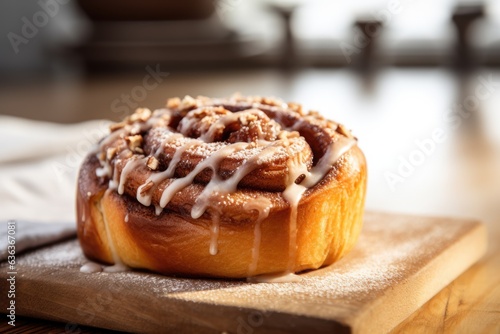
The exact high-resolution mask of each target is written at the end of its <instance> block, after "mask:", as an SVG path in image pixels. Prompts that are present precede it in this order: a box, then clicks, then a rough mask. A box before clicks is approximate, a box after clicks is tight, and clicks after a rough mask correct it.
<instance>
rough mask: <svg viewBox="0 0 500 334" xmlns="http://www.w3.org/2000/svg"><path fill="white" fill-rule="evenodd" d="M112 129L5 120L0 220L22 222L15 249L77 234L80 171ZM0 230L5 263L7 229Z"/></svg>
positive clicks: (0, 127) (0, 125)
mask: <svg viewBox="0 0 500 334" xmlns="http://www.w3.org/2000/svg"><path fill="white" fill-rule="evenodd" d="M108 125H109V122H108V121H89V122H85V123H80V124H73V125H61V124H53V123H46V122H37V121H31V120H26V119H20V118H15V117H9V116H0V221H2V222H7V221H8V220H15V221H16V222H18V231H19V234H18V235H17V238H16V245H23V247H21V248H24V249H27V248H31V247H33V246H39V245H40V244H45V243H47V242H54V241H56V240H58V239H61V238H67V237H68V236H69V235H71V234H74V233H75V227H74V226H75V223H74V222H75V185H76V177H77V174H78V169H79V166H80V163H81V161H82V159H83V158H84V157H85V155H86V154H87V153H88V151H89V150H90V149H91V148H92V146H93V145H94V144H95V143H96V142H97V140H99V138H101V137H103V136H104V135H105V134H106V132H107V129H108ZM49 223H50V224H49ZM36 224H38V225H39V226H35V225H36ZM0 226H1V228H2V229H3V230H2V231H1V232H0V238H1V239H2V240H1V241H0V247H1V251H0V259H2V256H1V255H2V254H3V251H4V249H5V248H6V247H5V242H6V234H5V233H4V232H6V228H7V227H6V224H3V223H2V224H0ZM4 239H5V240H4Z"/></svg>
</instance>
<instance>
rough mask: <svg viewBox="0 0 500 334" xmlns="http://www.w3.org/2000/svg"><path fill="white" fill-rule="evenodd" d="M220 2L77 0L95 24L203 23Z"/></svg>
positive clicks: (200, 0)
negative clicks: (184, 21) (107, 22)
mask: <svg viewBox="0 0 500 334" xmlns="http://www.w3.org/2000/svg"><path fill="white" fill-rule="evenodd" d="M216 2H217V0H183V1H177V0H170V1H168V0H141V1H135V0H106V1H102V0H77V3H78V5H79V6H80V8H81V9H82V10H83V11H84V12H85V14H87V15H88V17H89V18H90V19H91V20H93V21H156V20H158V21H159V20H199V19H206V18H207V17H209V16H210V15H212V14H213V12H214V10H215V7H216Z"/></svg>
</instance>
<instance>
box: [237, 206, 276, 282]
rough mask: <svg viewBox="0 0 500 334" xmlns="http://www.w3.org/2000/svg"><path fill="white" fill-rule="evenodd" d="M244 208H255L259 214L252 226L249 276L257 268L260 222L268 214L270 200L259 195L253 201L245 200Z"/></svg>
mask: <svg viewBox="0 0 500 334" xmlns="http://www.w3.org/2000/svg"><path fill="white" fill-rule="evenodd" d="M243 208H244V209H245V210H257V212H258V213H259V216H258V217H257V221H256V222H255V227H254V237H253V245H252V261H251V262H250V266H249V267H248V276H249V277H251V276H253V275H254V274H255V271H256V270H257V264H258V262H259V250H260V240H261V236H262V235H261V223H262V221H263V220H264V219H266V218H267V216H269V211H270V210H271V201H270V200H268V199H267V198H265V197H259V198H257V199H256V200H254V201H251V202H247V203H245V205H244V206H243Z"/></svg>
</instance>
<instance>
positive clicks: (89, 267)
mask: <svg viewBox="0 0 500 334" xmlns="http://www.w3.org/2000/svg"><path fill="white" fill-rule="evenodd" d="M101 271H102V266H101V265H100V264H98V263H95V262H87V263H85V264H84V265H83V266H81V267H80V272H82V273H87V274H93V273H99V272H101Z"/></svg>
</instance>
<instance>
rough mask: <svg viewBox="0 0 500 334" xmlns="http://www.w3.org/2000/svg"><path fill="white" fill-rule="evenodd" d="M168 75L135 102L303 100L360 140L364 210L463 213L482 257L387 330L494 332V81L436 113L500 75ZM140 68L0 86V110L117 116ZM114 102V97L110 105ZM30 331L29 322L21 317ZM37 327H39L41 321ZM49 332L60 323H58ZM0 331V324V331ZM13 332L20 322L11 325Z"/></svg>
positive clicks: (498, 303) (498, 160)
mask: <svg viewBox="0 0 500 334" xmlns="http://www.w3.org/2000/svg"><path fill="white" fill-rule="evenodd" d="M162 70H164V71H169V72H170V75H169V76H168V77H166V78H165V79H164V80H163V81H162V82H161V83H160V84H159V86H158V87H157V88H156V89H154V90H151V91H148V95H147V97H146V99H145V100H144V101H140V104H141V105H143V106H148V107H151V108H154V107H160V106H161V105H162V104H163V103H164V100H165V98H166V97H168V96H175V95H184V94H192V95H197V94H204V95H215V96H221V95H227V94H230V93H232V92H233V91H236V90H239V91H241V92H242V93H244V94H266V95H276V96H282V97H284V98H285V99H287V100H296V101H301V102H303V103H305V104H306V105H307V106H308V107H310V108H314V109H318V110H320V111H321V112H323V113H325V114H327V115H328V116H329V117H331V118H333V119H336V120H339V121H341V122H344V123H345V124H347V125H348V126H349V128H352V129H354V133H355V134H356V135H357V136H358V137H359V138H360V146H361V147H362V148H363V149H364V151H365V153H366V155H367V160H368V162H369V185H368V189H369V191H368V198H367V207H368V208H369V209H374V210H384V211H399V212H407V213H414V214H426V215H448V216H458V217H460V216H462V217H471V218H476V219H480V220H482V221H483V222H484V223H485V224H486V226H487V228H488V230H489V249H488V252H487V254H486V256H485V257H484V258H483V259H482V260H481V261H480V262H479V263H477V264H476V265H475V266H473V267H472V268H470V269H469V270H468V271H466V272H465V273H464V274H463V275H461V276H460V277H459V278H458V279H456V280H455V281H454V282H453V283H452V284H450V285H449V286H448V287H447V288H445V289H444V290H442V291H441V292H439V293H438V294H437V295H436V296H435V297H434V298H432V299H431V300H430V301H429V302H428V303H427V304H425V305H424V306H423V307H422V308H421V309H420V310H418V311H417V312H415V313H414V314H413V315H412V316H410V317H409V318H408V319H407V320H406V321H404V322H403V323H401V324H400V325H399V326H398V327H397V328H396V329H394V332H395V333H405V332H408V331H411V332H417V333H428V332H438V331H439V332H448V333H455V332H464V333H470V332H475V333H479V332H486V333H494V332H497V333H498V331H499V330H500V327H499V323H500V313H499V312H500V284H499V283H500V243H499V242H498V240H499V239H500V206H499V205H498V204H499V200H500V173H499V172H498V171H499V170H500V136H499V133H500V132H499V131H498V125H499V124H500V113H499V112H498V110H499V109H500V85H499V86H497V87H496V88H495V89H494V91H493V93H492V94H490V96H489V97H488V98H486V99H482V100H481V101H480V105H479V108H478V109H479V110H478V111H477V112H474V113H473V114H472V116H468V117H460V120H461V122H460V124H459V126H457V127H456V128H455V129H452V127H453V126H452V124H451V123H450V122H448V121H446V119H445V118H444V117H445V116H444V114H445V113H447V112H448V110H449V109H450V108H451V107H452V106H453V104H454V103H455V102H457V101H458V102H460V103H463V102H464V101H466V99H467V97H468V96H473V94H474V91H475V89H476V88H477V87H478V85H480V81H479V80H478V75H479V74H481V75H482V77H483V78H488V76H489V75H492V76H493V77H492V78H493V80H494V81H496V82H498V81H500V72H499V71H491V70H487V69H486V70H484V71H482V72H481V73H478V75H475V76H473V77H472V80H471V81H469V82H468V85H469V86H470V87H469V88H468V89H467V88H464V87H466V85H458V84H457V81H456V80H455V79H456V78H455V77H454V75H452V74H451V73H448V72H446V71H445V70H431V69H411V70H394V69H390V70H386V71H383V72H381V73H380V74H379V75H378V76H377V77H376V78H375V79H374V82H373V85H367V84H365V83H364V82H363V81H362V80H361V79H360V78H359V77H357V76H355V75H354V74H352V73H351V72H349V71H347V70H300V71H297V72H294V73H289V74H284V73H281V72H278V71H275V70H248V71H246V70H241V71H232V72H223V71H222V72H221V71H218V72H206V73H176V72H175V71H174V70H173V69H167V68H165V69H162ZM146 73H147V72H146V71H145V72H142V73H137V74H134V75H127V76H123V77H119V78H118V77H109V78H102V77H101V78H93V79H86V80H82V79H78V78H73V79H69V80H68V81H54V82H44V83H43V85H42V84H41V83H33V84H31V85H23V86H7V87H2V89H1V90H0V112H2V113H8V114H14V115H18V116H23V117H30V118H35V119H45V120H51V121H60V122H73V121H80V120H84V119H91V118H115V119H116V118H118V117H119V116H120V115H119V113H118V112H114V111H116V108H113V107H112V103H114V101H115V100H116V99H118V100H119V101H120V98H121V94H130V93H131V91H132V90H133V89H134V87H136V86H140V85H141V83H142V80H143V78H144V76H145V75H146ZM115 103H116V102H115ZM436 129H442V130H444V131H445V133H446V134H447V137H446V139H445V140H443V141H442V142H440V143H438V144H436V145H435V147H434V149H433V150H432V152H431V153H430V154H428V155H427V154H426V155H425V156H424V157H425V159H423V160H424V161H423V162H422V163H421V164H420V165H418V166H417V165H415V166H413V167H414V168H413V171H412V173H410V174H411V175H409V176H406V177H404V178H403V182H399V183H397V184H396V185H395V187H393V188H391V187H390V185H389V183H388V182H387V180H386V174H387V172H392V173H396V172H397V169H398V166H399V164H400V159H401V158H402V159H409V157H410V156H411V155H412V154H413V153H414V152H415V151H416V150H419V146H418V145H417V144H416V141H419V142H422V141H425V140H426V139H429V138H432V134H433V132H434V131H435V130H436ZM28 322H30V323H31V324H33V325H29V326H28V325H27V326H26V329H28V328H38V327H37V326H39V325H41V323H39V322H38V321H37V320H29V321H28ZM43 324H44V326H45V323H43ZM55 328H58V329H63V327H58V325H55ZM0 329H1V328H0ZM20 329H21V328H20Z"/></svg>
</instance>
